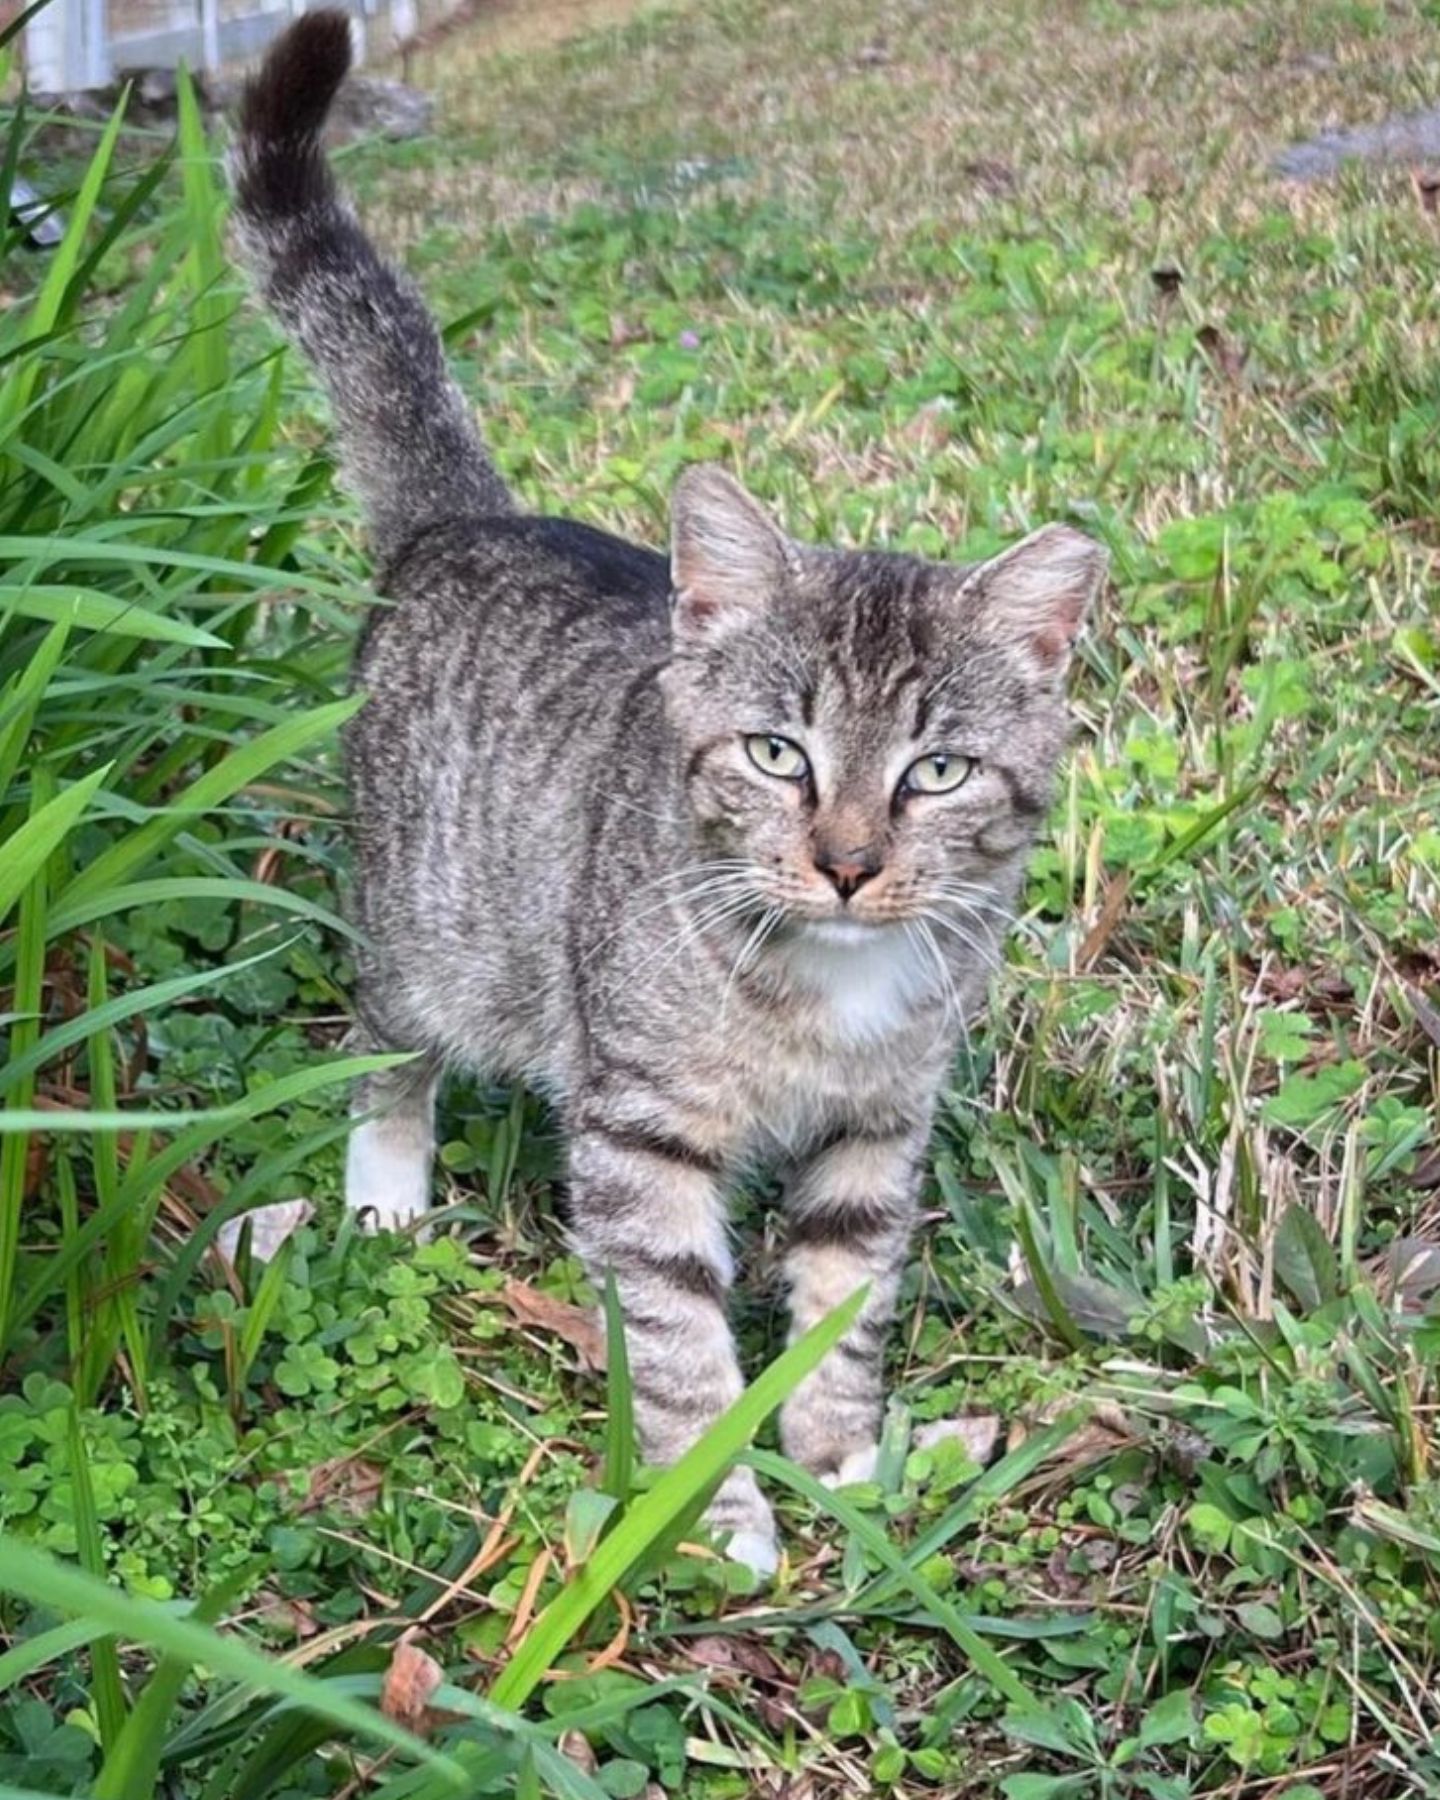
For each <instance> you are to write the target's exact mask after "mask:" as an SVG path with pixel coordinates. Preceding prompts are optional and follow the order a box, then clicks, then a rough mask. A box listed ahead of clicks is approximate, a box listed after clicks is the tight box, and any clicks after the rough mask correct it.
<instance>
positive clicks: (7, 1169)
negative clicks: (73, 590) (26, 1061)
mask: <svg viewBox="0 0 1440 1800" xmlns="http://www.w3.org/2000/svg"><path fill="white" fill-rule="evenodd" d="M51 785H52V784H51V778H50V774H49V771H48V770H45V769H37V770H36V772H35V777H34V782H33V786H32V791H31V796H30V800H31V808H32V811H31V817H30V821H29V823H30V824H32V825H33V824H34V822H35V819H36V818H37V817H41V816H43V815H44V814H45V813H46V812H47V811H48V810H49V807H50V806H51V805H52V804H53V802H52V801H51V800H50V799H49V795H50V790H51ZM71 791H72V792H73V789H72V790H71ZM62 797H63V796H62ZM23 829H24V828H23V827H22V831H23ZM17 835H18V834H17ZM10 841H11V843H12V844H13V843H14V841H15V840H14V839H13V838H12V839H11V840H10ZM46 876H47V867H46V859H45V858H44V857H43V856H41V857H36V858H34V859H33V861H32V865H31V871H30V877H29V885H28V886H27V888H26V890H25V894H24V897H23V899H22V901H21V904H20V928H19V934H18V939H17V951H16V957H15V980H14V986H13V990H12V996H11V1005H12V1006H13V1008H14V1011H15V1014H16V1018H15V1022H14V1024H13V1025H12V1026H11V1027H10V1044H9V1048H10V1053H11V1054H12V1055H16V1056H23V1055H24V1053H25V1051H26V1050H27V1049H28V1047H29V1046H30V1045H31V1044H32V1043H34V1041H35V1040H36V1038H38V1037H39V1035H40V1013H41V1009H42V1006H43V1004H44V992H45V906H46V899H47V889H48V882H47V879H46ZM32 1097H33V1095H32V1084H31V1083H29V1082H25V1083H22V1085H21V1087H20V1090H19V1093H18V1095H17V1096H16V1099H17V1101H18V1108H19V1109H20V1110H22V1111H23V1110H28V1108H29V1104H30V1101H31V1099H32ZM11 1123H14V1125H15V1129H14V1131H13V1133H11V1134H9V1135H7V1136H6V1137H5V1140H4V1142H3V1143H0V1363H3V1360H4V1353H5V1350H6V1348H7V1347H8V1342H9V1337H8V1334H9V1331H10V1325H11V1320H12V1317H13V1314H14V1312H15V1309H16V1307H17V1305H20V1304H23V1298H22V1296H21V1294H20V1293H19V1291H18V1286H17V1283H16V1279H15V1272H16V1268H17V1264H18V1258H19V1252H20V1216H21V1212H22V1210H23V1208H24V1205H25V1190H26V1175H27V1170H28V1166H29V1149H30V1128H29V1127H27V1126H25V1125H23V1124H21V1123H19V1122H18V1121H15V1120H12V1116H11V1112H10V1109H8V1108H7V1109H6V1111H5V1112H4V1113H0V1124H11Z"/></svg>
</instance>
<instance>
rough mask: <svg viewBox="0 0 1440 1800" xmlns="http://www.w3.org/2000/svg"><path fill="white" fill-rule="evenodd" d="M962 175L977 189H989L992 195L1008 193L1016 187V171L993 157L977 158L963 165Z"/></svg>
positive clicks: (961, 166) (961, 168) (961, 167)
mask: <svg viewBox="0 0 1440 1800" xmlns="http://www.w3.org/2000/svg"><path fill="white" fill-rule="evenodd" d="M960 173H961V174H962V175H965V176H967V177H968V178H969V179H970V180H971V181H973V182H974V183H975V185H976V186H977V187H982V188H988V189H989V190H990V192H991V193H992V194H1004V193H1008V192H1009V190H1010V189H1011V188H1013V187H1014V185H1015V171H1014V170H1013V169H1012V168H1011V167H1010V165H1009V163H1003V162H999V161H997V160H996V159H995V158H994V157H992V156H977V157H974V158H973V159H972V160H971V161H970V162H965V163H961V165H960Z"/></svg>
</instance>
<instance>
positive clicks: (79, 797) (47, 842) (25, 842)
mask: <svg viewBox="0 0 1440 1800" xmlns="http://www.w3.org/2000/svg"><path fill="white" fill-rule="evenodd" d="M109 773H110V764H109V763H107V764H106V765H105V767H104V768H103V769H96V770H95V772H94V774H93V775H87V776H85V778H84V779H83V780H82V781H77V782H75V783H74V784H73V785H72V786H70V787H68V788H66V789H65V791H64V792H63V793H61V794H56V796H55V798H54V799H53V800H49V801H47V802H46V803H45V805H44V806H42V807H40V808H39V809H38V810H36V811H34V812H32V813H31V815H30V817H29V818H28V819H27V820H26V821H25V823H24V824H23V825H22V826H21V827H20V829H19V830H18V831H17V832H15V833H14V834H13V835H12V836H11V837H10V838H9V839H8V841H7V842H6V844H5V856H4V861H3V863H0V922H3V921H4V919H5V918H6V916H7V915H8V914H9V912H10V909H11V907H12V906H14V904H15V902H16V901H17V900H18V899H19V898H20V894H21V892H22V890H23V889H24V888H25V887H26V885H27V884H28V883H29V882H31V881H33V880H34V879H35V876H36V874H37V873H38V872H39V871H40V870H41V869H43V868H44V867H45V864H46V863H47V861H48V860H49V858H50V853H51V852H52V851H53V850H54V849H55V847H56V845H57V844H59V843H60V842H61V841H62V840H63V839H64V837H65V835H66V833H67V832H69V831H71V830H73V829H74V827H75V825H76V824H77V823H78V822H79V820H80V817H81V815H82V814H83V813H84V811H85V808H86V807H87V806H88V805H89V804H90V802H91V800H92V799H93V798H94V796H95V794H96V792H97V790H98V789H99V787H100V784H101V783H102V782H103V781H104V780H105V777H106V776H107V775H108V774H109Z"/></svg>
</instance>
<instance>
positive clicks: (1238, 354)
mask: <svg viewBox="0 0 1440 1800" xmlns="http://www.w3.org/2000/svg"><path fill="white" fill-rule="evenodd" d="M1195 342H1196V343H1197V344H1198V345H1199V346H1200V348H1201V349H1202V350H1203V351H1204V352H1205V354H1206V356H1208V357H1209V359H1210V361H1211V363H1212V364H1213V365H1214V367H1215V368H1216V369H1217V370H1218V371H1219V373H1220V374H1221V375H1223V376H1224V377H1225V379H1226V380H1227V381H1229V382H1233V383H1235V385H1236V386H1238V385H1239V384H1240V382H1241V381H1242V380H1243V379H1244V375H1245V364H1246V362H1247V361H1248V359H1249V356H1250V352H1249V350H1248V349H1247V348H1246V347H1245V345H1244V344H1237V343H1236V342H1235V340H1234V339H1233V338H1227V337H1226V336H1225V334H1224V333H1223V332H1222V331H1219V330H1218V329H1217V328H1216V327H1215V326H1214V325H1202V326H1201V327H1200V329H1199V331H1197V332H1196V333H1195Z"/></svg>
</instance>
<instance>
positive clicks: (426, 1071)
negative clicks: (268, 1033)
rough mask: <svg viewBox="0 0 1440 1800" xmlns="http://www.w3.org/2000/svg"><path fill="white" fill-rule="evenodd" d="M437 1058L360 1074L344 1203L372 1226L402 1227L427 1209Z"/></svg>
mask: <svg viewBox="0 0 1440 1800" xmlns="http://www.w3.org/2000/svg"><path fill="white" fill-rule="evenodd" d="M439 1079H440V1071H439V1066H438V1064H437V1062H436V1061H435V1060H434V1059H433V1058H432V1057H429V1056H422V1057H418V1058H416V1060H415V1061H414V1062H408V1063H402V1064H400V1065H399V1066H398V1067H396V1068H393V1069H382V1070H380V1071H378V1073H376V1074H373V1075H366V1076H363V1077H362V1078H361V1079H360V1080H359V1081H358V1082H357V1083H356V1084H355V1094H354V1098H353V1100H352V1102H351V1106H350V1112H351V1116H352V1117H353V1118H354V1119H355V1120H356V1121H357V1123H356V1125H355V1128H354V1130H353V1131H352V1132H351V1133H350V1140H349V1145H348V1148H347V1150H346V1155H345V1205H346V1207H347V1208H348V1210H349V1211H350V1212H352V1213H356V1214H358V1215H359V1216H360V1218H361V1222H362V1224H363V1225H365V1227H366V1228H367V1229H369V1230H371V1231H375V1230H380V1231H401V1230H403V1229H404V1228H405V1227H406V1226H407V1225H409V1224H411V1223H413V1221H414V1220H416V1219H418V1218H419V1217H420V1216H421V1215H422V1214H423V1213H426V1212H428V1211H429V1210H430V1172H431V1165H432V1164H433V1162H434V1160H435V1090H436V1088H437V1087H438V1086H439Z"/></svg>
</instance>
